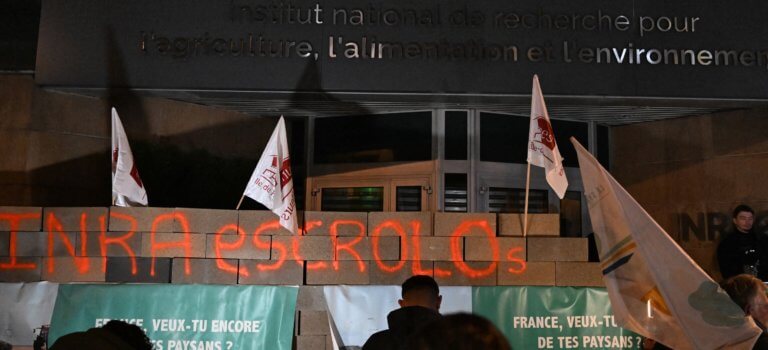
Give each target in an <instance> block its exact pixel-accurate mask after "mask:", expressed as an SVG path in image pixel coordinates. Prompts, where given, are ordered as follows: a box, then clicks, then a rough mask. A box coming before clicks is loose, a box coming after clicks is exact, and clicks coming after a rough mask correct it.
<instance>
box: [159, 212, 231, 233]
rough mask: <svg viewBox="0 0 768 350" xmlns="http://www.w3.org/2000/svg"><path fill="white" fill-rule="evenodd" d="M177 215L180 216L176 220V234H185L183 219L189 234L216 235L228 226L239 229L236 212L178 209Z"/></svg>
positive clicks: (174, 229)
mask: <svg viewBox="0 0 768 350" xmlns="http://www.w3.org/2000/svg"><path fill="white" fill-rule="evenodd" d="M176 213H177V214H179V215H177V216H176V218H175V220H174V228H173V231H174V232H184V227H183V226H182V224H183V221H182V218H183V219H184V220H186V223H187V225H188V228H189V232H196V233H216V232H218V231H219V230H220V229H222V228H223V227H226V226H227V225H232V226H233V227H237V223H238V214H237V211H236V210H223V209H194V208H176ZM230 232H232V231H230ZM232 233H235V232H232Z"/></svg>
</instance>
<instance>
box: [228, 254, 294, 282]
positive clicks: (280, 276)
mask: <svg viewBox="0 0 768 350" xmlns="http://www.w3.org/2000/svg"><path fill="white" fill-rule="evenodd" d="M276 264H278V262H277V261H272V260H240V271H239V274H238V283H239V284H263V285H301V284H302V283H304V263H303V262H298V263H297V262H296V261H288V260H286V261H283V262H282V263H279V267H277V268H274V266H277V265H276ZM259 266H261V267H262V268H259Z"/></svg>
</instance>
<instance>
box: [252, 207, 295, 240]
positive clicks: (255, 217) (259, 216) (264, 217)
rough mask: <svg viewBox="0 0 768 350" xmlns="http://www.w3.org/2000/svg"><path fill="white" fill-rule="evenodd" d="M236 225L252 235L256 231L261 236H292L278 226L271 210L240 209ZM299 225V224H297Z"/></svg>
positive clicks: (278, 223) (289, 232)
mask: <svg viewBox="0 0 768 350" xmlns="http://www.w3.org/2000/svg"><path fill="white" fill-rule="evenodd" d="M237 213H238V219H237V225H238V226H239V227H240V229H242V230H244V231H245V233H247V234H249V235H252V234H255V233H256V231H259V234H260V235H262V236H279V235H282V236H292V235H293V233H291V231H288V230H287V229H286V228H284V227H282V226H280V221H279V220H278V218H277V215H275V214H274V213H273V212H271V211H266V210H240V211H238V212H237ZM299 227H301V226H299Z"/></svg>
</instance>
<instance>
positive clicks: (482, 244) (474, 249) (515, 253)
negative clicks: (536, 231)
mask: <svg viewBox="0 0 768 350" xmlns="http://www.w3.org/2000/svg"><path fill="white" fill-rule="evenodd" d="M494 246H495V247H496V251H497V253H498V259H497V260H495V261H507V260H509V259H510V258H518V259H522V260H525V257H526V251H525V247H526V242H525V238H522V237H494V238H493V239H489V238H488V237H464V260H466V261H494V259H493V251H494Z"/></svg>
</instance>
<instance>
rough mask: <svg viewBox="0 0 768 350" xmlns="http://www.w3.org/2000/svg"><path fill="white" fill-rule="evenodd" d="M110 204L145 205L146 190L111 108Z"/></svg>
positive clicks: (120, 126) (125, 138)
mask: <svg viewBox="0 0 768 350" xmlns="http://www.w3.org/2000/svg"><path fill="white" fill-rule="evenodd" d="M112 204H114V205H117V206H120V207H134V206H147V204H148V200H147V190H146V189H145V188H144V184H143V183H142V182H141V177H140V176H139V170H138V169H137V168H136V163H135V162H134V161H133V153H132V152H131V146H130V145H129V144H128V137H127V136H125V130H124V129H123V123H122V122H121V121H120V116H118V115H117V110H116V109H115V108H114V107H113V108H112Z"/></svg>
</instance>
